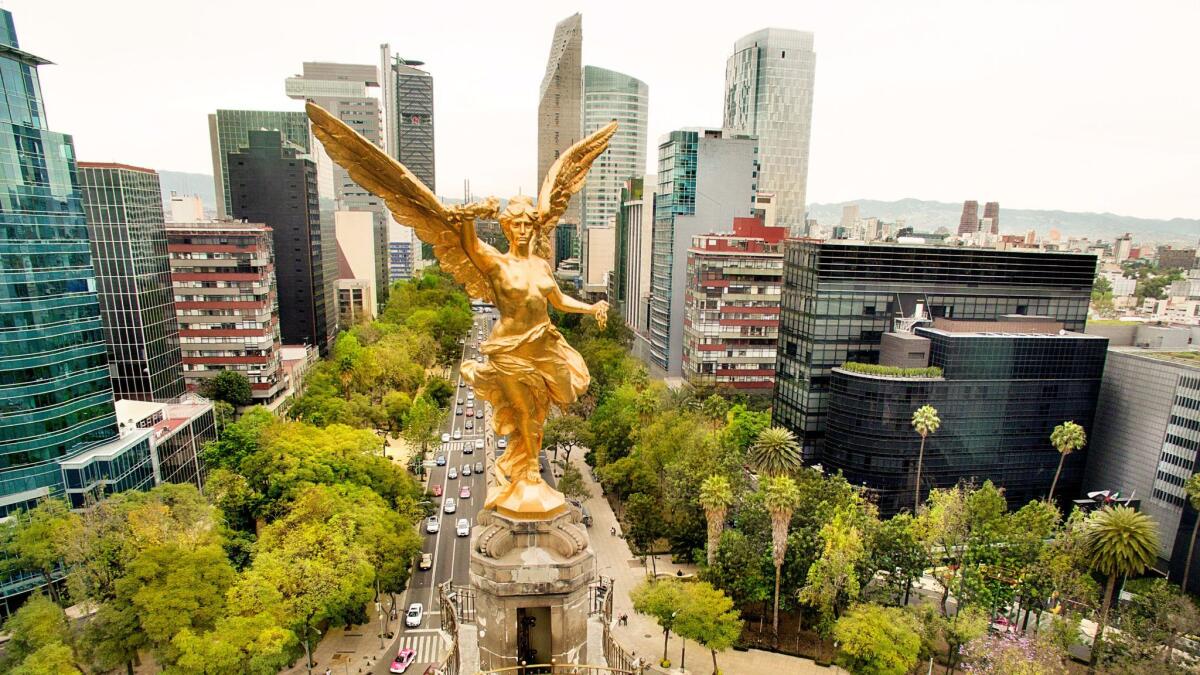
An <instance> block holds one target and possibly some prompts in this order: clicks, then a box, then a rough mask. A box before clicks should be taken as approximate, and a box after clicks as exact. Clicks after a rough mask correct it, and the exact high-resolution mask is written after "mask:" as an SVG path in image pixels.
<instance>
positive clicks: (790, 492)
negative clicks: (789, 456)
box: [760, 429, 800, 640]
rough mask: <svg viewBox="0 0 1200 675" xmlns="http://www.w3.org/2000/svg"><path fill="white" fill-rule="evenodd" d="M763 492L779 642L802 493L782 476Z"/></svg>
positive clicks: (774, 621) (773, 621)
mask: <svg viewBox="0 0 1200 675" xmlns="http://www.w3.org/2000/svg"><path fill="white" fill-rule="evenodd" d="M767 431H770V430H769V429H768V430H767ZM764 433H765V432H764ZM789 433H790V432H789ZM760 438H761V436H760ZM762 491H763V504H764V505H765V506H766V507H767V511H769V512H770V513H771V554H772V557H771V561H772V562H773V563H774V564H775V610H774V613H773V615H772V619H771V630H772V631H773V632H774V635H775V639H777V640H778V639H779V574H780V570H781V569H782V568H783V559H784V556H785V555H786V554H787V539H788V523H790V522H791V520H792V512H793V511H794V510H795V508H796V505H797V504H798V503H799V502H800V491H799V489H797V487H796V481H794V480H792V479H791V478H788V477H787V476H782V475H780V476H773V477H771V478H768V479H766V480H765V481H764V482H763V485H762Z"/></svg>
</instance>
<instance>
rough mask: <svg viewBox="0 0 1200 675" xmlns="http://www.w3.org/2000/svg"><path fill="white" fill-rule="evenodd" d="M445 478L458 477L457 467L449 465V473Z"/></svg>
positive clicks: (452, 478)
mask: <svg viewBox="0 0 1200 675" xmlns="http://www.w3.org/2000/svg"><path fill="white" fill-rule="evenodd" d="M446 478H449V479H450V480H454V479H455V478H458V467H453V466H452V467H450V473H447V474H446Z"/></svg>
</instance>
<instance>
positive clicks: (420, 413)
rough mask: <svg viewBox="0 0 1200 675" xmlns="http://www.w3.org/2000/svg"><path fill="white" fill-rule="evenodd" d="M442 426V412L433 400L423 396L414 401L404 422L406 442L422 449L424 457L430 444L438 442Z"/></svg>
mask: <svg viewBox="0 0 1200 675" xmlns="http://www.w3.org/2000/svg"><path fill="white" fill-rule="evenodd" d="M441 424H442V411H441V410H440V409H439V408H438V405H437V403H435V402H434V401H433V399H431V398H429V397H427V396H425V395H424V394H422V395H421V396H418V397H417V400H415V401H413V404H412V407H411V408H409V409H408V417H407V419H406V420H405V422H404V434H403V435H404V440H405V441H407V442H408V443H409V444H410V445H413V446H416V447H419V448H421V454H422V455H424V454H425V452H426V451H427V450H428V449H429V444H430V443H435V442H437V430H438V428H439V427H440V426H441Z"/></svg>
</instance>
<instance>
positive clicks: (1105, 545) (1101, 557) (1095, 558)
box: [1084, 506, 1158, 673]
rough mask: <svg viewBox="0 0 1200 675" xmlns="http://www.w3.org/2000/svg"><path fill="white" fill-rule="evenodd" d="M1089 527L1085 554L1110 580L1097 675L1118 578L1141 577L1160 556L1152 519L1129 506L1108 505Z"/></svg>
mask: <svg viewBox="0 0 1200 675" xmlns="http://www.w3.org/2000/svg"><path fill="white" fill-rule="evenodd" d="M1086 527H1087V529H1086V530H1085V532H1084V552H1085V555H1086V556H1087V559H1089V560H1090V561H1091V566H1092V569H1093V570H1094V571H1096V572H1099V573H1101V574H1103V575H1106V576H1107V577H1108V583H1106V584H1105V586H1104V599H1103V601H1102V602H1101V605H1100V621H1099V622H1098V625H1097V626H1096V638H1095V639H1094V640H1093V641H1092V659H1091V661H1090V662H1089V664H1088V672H1092V673H1094V672H1095V670H1096V664H1097V663H1098V662H1099V661H1100V652H1101V651H1102V649H1103V646H1104V627H1105V625H1106V624H1107V623H1108V609H1109V607H1110V606H1111V603H1112V594H1113V588H1114V587H1115V586H1116V584H1117V577H1122V576H1129V575H1131V574H1141V573H1142V571H1144V570H1145V569H1146V568H1147V567H1149V566H1150V565H1151V564H1153V563H1154V559H1155V558H1156V557H1157V556H1158V532H1157V528H1156V527H1155V525H1154V520H1153V519H1151V518H1150V516H1147V515H1146V514H1144V513H1139V512H1137V511H1135V510H1133V509H1132V508H1130V507H1128V506H1117V507H1108V506H1106V507H1104V508H1102V509H1100V510H1099V511H1096V512H1095V513H1093V514H1092V515H1091V517H1090V518H1089V519H1088V522H1087V525H1086Z"/></svg>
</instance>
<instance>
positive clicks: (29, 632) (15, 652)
mask: <svg viewBox="0 0 1200 675" xmlns="http://www.w3.org/2000/svg"><path fill="white" fill-rule="evenodd" d="M4 631H5V632H6V633H8V634H9V635H10V636H11V639H10V640H9V641H8V643H7V644H6V645H5V649H4V657H3V658H2V659H0V669H2V670H4V671H5V672H12V670H11V669H15V668H18V667H32V666H33V664H34V663H37V662H38V660H40V659H41V658H43V657H44V656H46V655H47V654H46V652H45V651H44V650H45V649H46V648H52V647H54V646H56V645H57V646H61V647H65V648H66V655H67V657H68V660H67V663H68V665H70V664H71V663H72V661H73V659H74V654H73V652H72V651H71V648H70V645H71V626H70V624H69V623H67V615H66V613H65V612H63V609H62V607H59V606H58V605H57V604H55V603H54V601H53V600H51V599H49V598H47V597H46V596H44V595H41V594H37V595H32V596H30V597H29V599H28V600H26V601H25V604H24V605H21V607H20V609H18V610H17V611H16V612H14V613H13V614H12V615H11V616H9V617H8V620H7V621H5V622H4ZM48 672H60V671H53V670H51V671H48ZM69 672H78V670H76V669H74V668H72V669H71V670H70V671H69Z"/></svg>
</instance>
